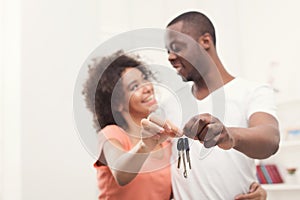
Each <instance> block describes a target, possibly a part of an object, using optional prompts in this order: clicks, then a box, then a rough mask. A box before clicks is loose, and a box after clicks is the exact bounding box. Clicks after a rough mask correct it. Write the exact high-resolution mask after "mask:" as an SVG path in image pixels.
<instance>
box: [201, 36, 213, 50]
mask: <svg viewBox="0 0 300 200" xmlns="http://www.w3.org/2000/svg"><path fill="white" fill-rule="evenodd" d="M198 43H199V44H200V45H201V46H202V47H203V48H204V49H205V50H208V49H209V48H210V47H211V45H213V41H212V38H211V35H210V34H209V33H204V34H203V35H201V36H200V37H199V39H198Z"/></svg>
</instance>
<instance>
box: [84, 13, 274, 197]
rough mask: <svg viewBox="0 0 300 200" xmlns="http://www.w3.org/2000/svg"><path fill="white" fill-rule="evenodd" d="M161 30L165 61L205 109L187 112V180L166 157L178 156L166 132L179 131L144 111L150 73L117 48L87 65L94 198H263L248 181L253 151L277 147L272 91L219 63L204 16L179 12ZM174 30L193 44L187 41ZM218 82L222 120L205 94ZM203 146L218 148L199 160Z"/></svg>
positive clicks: (266, 152)
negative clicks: (95, 140) (94, 144)
mask: <svg viewBox="0 0 300 200" xmlns="http://www.w3.org/2000/svg"><path fill="white" fill-rule="evenodd" d="M167 29H168V30H170V33H169V34H168V39H167V40H166V47H167V50H168V53H169V61H170V63H171V64H172V66H173V67H174V68H176V70H177V72H178V74H179V75H180V76H182V78H183V80H185V81H192V82H193V86H192V87H191V92H192V94H193V96H194V97H195V98H196V99H197V104H198V108H200V110H203V111H205V113H198V114H197V115H196V116H194V117H192V116H190V117H191V119H190V120H188V121H187V123H186V124H185V127H184V134H185V135H186V136H187V137H189V138H192V139H195V140H199V141H200V142H195V143H194V145H193V146H191V149H190V154H191V159H192V167H193V169H192V170H191V171H190V174H189V177H188V178H187V179H185V178H184V177H183V176H182V173H179V171H178V169H177V166H175V165H174V164H173V163H171V166H170V164H169V163H170V156H171V154H172V153H173V154H176V155H175V156H177V152H176V151H173V152H171V145H173V146H174V145H175V146H176V142H174V140H176V139H172V140H171V139H170V137H177V136H181V134H182V133H181V131H180V130H179V129H178V128H176V126H174V125H173V124H172V123H171V122H169V121H166V122H165V121H161V120H160V119H158V118H156V117H155V116H153V115H150V113H151V112H152V111H153V109H154V108H155V105H156V104H157V102H156V99H155V94H154V89H153V85H152V83H151V81H153V74H152V73H151V72H150V71H149V70H148V69H147V67H146V66H145V65H144V64H143V63H141V62H140V61H139V60H138V59H137V58H135V57H132V56H128V55H125V54H123V53H122V52H117V53H115V54H114V55H112V56H108V57H105V58H103V59H102V60H101V61H99V62H96V63H95V65H94V66H92V67H91V68H90V69H89V79H88V80H87V82H86V84H85V86H84V95H85V99H86V103H87V106H88V108H89V109H90V110H91V111H92V112H93V114H94V121H95V125H96V126H97V127H98V130H99V137H100V155H99V159H98V161H97V162H96V163H95V167H96V169H97V176H98V187H99V189H100V196H99V199H171V198H174V199H212V200H214V199H265V198H266V193H265V191H264V190H263V189H262V188H261V187H260V186H259V185H258V184H257V183H254V182H255V180H256V177H255V164H254V160H253V158H256V159H263V158H267V157H269V156H271V155H272V154H274V153H275V152H276V151H277V149H278V143H279V132H278V122H277V120H276V118H275V117H274V116H275V106H274V102H273V99H272V97H273V96H272V95H273V93H272V90H271V89H270V88H269V87H267V86H263V85H258V84H256V83H252V82H249V81H246V80H244V79H241V78H235V77H233V76H231V75H230V74H229V73H228V72H227V71H226V70H225V68H224V67H223V65H222V63H221V61H220V60H219V58H218V55H217V52H216V48H215V42H216V39H215V32H214V27H213V25H212V23H211V22H210V20H209V19H208V18H207V17H206V16H205V15H203V14H201V13H199V12H188V13H184V14H182V15H180V16H178V17H177V18H175V19H174V20H173V21H172V22H170V23H169V24H168V26H167ZM178 32H179V33H182V34H184V35H187V36H188V38H189V39H190V40H193V41H194V42H197V44H198V45H197V46H193V45H189V42H188V40H189V39H186V38H184V37H181V35H177V34H175V33H178ZM202 50H204V51H205V52H206V53H207V54H208V55H209V57H210V60H209V61H212V62H213V63H214V66H216V68H215V67H211V65H209V64H207V63H208V62H209V61H208V62H203V60H202V58H203V57H202V56H200V54H198V53H199V52H200V51H202ZM187 58H188V59H187ZM104 68H106V70H104ZM99 76H101V78H100V80H99ZM218 76H220V78H221V79H220V80H218V78H216V77H218ZM98 81H99V82H98ZM220 89H222V91H224V94H225V100H226V101H225V105H224V106H225V109H226V113H225V116H224V117H221V118H224V120H223V121H220V120H219V119H220V117H219V116H217V117H218V118H219V119H218V118H217V117H215V116H213V115H212V113H213V112H211V111H209V110H207V107H208V106H207V102H208V101H209V98H211V96H213V95H214V94H215V93H217V92H218V91H220ZM91 91H92V92H91ZM93 91H96V93H93ZM223 103H224V102H223ZM208 113H210V114H208ZM149 115H150V117H149ZM100 129H101V131H100ZM201 143H202V144H201ZM203 145H204V146H205V147H208V148H209V147H212V146H218V147H216V148H214V150H213V151H212V152H211V154H210V155H209V156H208V157H206V158H205V159H202V160H200V159H197V158H198V157H199V152H200V150H201V148H203ZM154 169H155V170H154ZM171 180H172V181H171ZM171 182H172V187H171ZM172 189H173V195H174V196H172Z"/></svg>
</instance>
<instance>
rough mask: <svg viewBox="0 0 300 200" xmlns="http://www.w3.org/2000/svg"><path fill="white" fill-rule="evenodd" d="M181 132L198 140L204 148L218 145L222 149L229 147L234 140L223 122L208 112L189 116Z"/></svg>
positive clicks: (233, 143) (232, 145)
mask: <svg viewBox="0 0 300 200" xmlns="http://www.w3.org/2000/svg"><path fill="white" fill-rule="evenodd" d="M183 133H184V134H185V135H186V136H187V137H189V138H192V139H195V140H199V141H200V142H201V143H203V144H204V146H205V147H206V148H210V147H213V146H215V145H218V146H219V147H220V148H222V149H225V150H227V149H231V148H233V147H234V146H235V140H234V137H233V136H232V135H230V133H229V132H228V130H227V128H226V127H225V126H224V125H223V123H222V122H221V121H220V120H219V119H217V118H216V117H214V116H212V115H210V114H200V115H196V116H194V117H193V118H191V119H190V120H189V121H188V122H187V123H186V125H185V127H184V129H183Z"/></svg>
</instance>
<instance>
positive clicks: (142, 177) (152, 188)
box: [94, 125, 171, 200]
mask: <svg viewBox="0 0 300 200" xmlns="http://www.w3.org/2000/svg"><path fill="white" fill-rule="evenodd" d="M99 134H101V135H100V153H101V152H102V148H103V144H104V143H105V142H106V141H107V140H108V139H116V140H118V141H119V142H120V144H122V146H123V148H124V149H125V151H129V150H130V149H131V148H133V145H132V144H131V141H130V139H129V136H128V135H127V133H126V132H125V131H124V130H123V129H122V128H120V127H118V126H116V125H109V126H106V127H105V128H104V129H102V130H101V132H100V133H99ZM103 136H104V137H103ZM162 149H163V152H164V153H163V155H162V156H161V157H159V158H158V157H154V156H151V154H150V156H149V157H148V159H147V160H146V161H145V163H144V165H143V167H142V169H141V172H140V173H139V174H138V175H137V176H136V177H135V178H134V179H133V180H132V181H131V182H130V183H129V184H127V185H125V186H120V185H118V183H117V182H116V181H115V179H114V177H113V175H112V173H111V171H110V169H109V167H107V166H106V165H103V164H101V163H100V162H99V161H97V162H96V163H95V164H94V167H95V168H96V169H97V180H98V188H99V190H100V195H99V199H101V200H103V199H109V200H114V199H116V200H120V199H125V200H126V199H130V200H132V199H143V200H147V199H149V200H150V199H151V200H153V199H162V200H164V199H170V196H171V171H170V156H171V143H170V142H169V141H166V142H164V143H163V144H162Z"/></svg>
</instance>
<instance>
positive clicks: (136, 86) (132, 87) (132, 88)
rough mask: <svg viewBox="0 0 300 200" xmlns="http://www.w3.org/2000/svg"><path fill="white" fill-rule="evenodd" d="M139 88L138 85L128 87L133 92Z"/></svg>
mask: <svg viewBox="0 0 300 200" xmlns="http://www.w3.org/2000/svg"><path fill="white" fill-rule="evenodd" d="M138 88H139V85H138V84H134V85H132V86H131V87H130V91H134V90H136V89H138Z"/></svg>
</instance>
